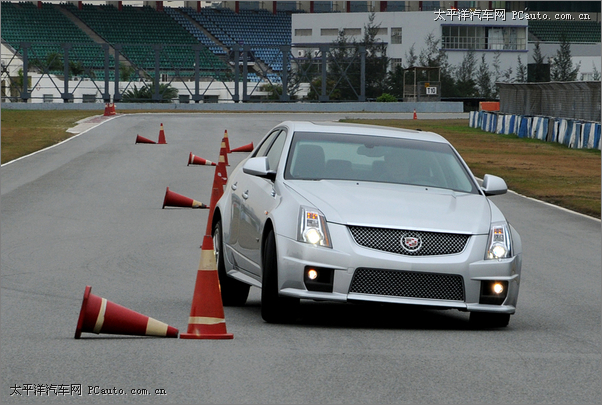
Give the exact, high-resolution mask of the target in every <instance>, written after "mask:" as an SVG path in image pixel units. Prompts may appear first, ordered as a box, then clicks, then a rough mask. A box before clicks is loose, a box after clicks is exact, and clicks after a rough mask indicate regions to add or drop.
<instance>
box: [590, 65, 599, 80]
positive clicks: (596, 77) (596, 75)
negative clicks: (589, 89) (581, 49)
mask: <svg viewBox="0 0 602 405" xmlns="http://www.w3.org/2000/svg"><path fill="white" fill-rule="evenodd" d="M592 67H593V70H592V79H593V80H600V72H599V71H598V69H596V65H595V64H594V62H592Z"/></svg>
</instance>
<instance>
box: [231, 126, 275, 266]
mask: <svg viewBox="0 0 602 405" xmlns="http://www.w3.org/2000/svg"><path fill="white" fill-rule="evenodd" d="M285 140H286V131H284V130H279V131H278V133H277V134H276V135H275V136H274V138H273V139H272V141H271V142H270V144H269V145H267V147H266V148H265V149H263V150H259V151H258V153H257V154H256V155H255V156H257V157H261V156H266V157H267V158H268V162H269V170H278V164H279V162H280V156H281V155H282V149H283V147H284V143H285ZM242 176H244V182H243V183H244V187H242V188H244V190H241V197H242V199H243V200H242V209H241V211H240V213H241V217H240V233H239V239H238V242H239V246H240V251H241V253H242V254H243V255H244V256H245V258H246V259H247V260H248V264H247V266H248V270H249V271H250V272H252V273H253V274H255V275H257V276H259V275H260V274H261V235H262V233H263V228H264V225H265V222H266V219H267V213H269V212H271V211H272V209H273V208H274V207H276V206H277V205H278V202H279V199H280V196H279V194H278V193H277V191H276V189H275V187H274V182H273V181H271V180H269V179H266V178H262V177H258V176H253V175H249V174H244V173H243V174H242ZM241 184H242V183H241Z"/></svg>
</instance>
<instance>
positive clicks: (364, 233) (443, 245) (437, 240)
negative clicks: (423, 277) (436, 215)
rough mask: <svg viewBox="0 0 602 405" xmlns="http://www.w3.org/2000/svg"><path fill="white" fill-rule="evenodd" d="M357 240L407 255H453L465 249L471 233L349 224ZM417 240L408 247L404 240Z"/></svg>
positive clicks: (358, 242) (361, 244)
mask: <svg viewBox="0 0 602 405" xmlns="http://www.w3.org/2000/svg"><path fill="white" fill-rule="evenodd" d="M348 228H349V231H350V232H351V235H352V236H353V239H354V240H355V242H356V243H357V244H358V245H360V246H364V247H367V248H371V249H376V250H381V251H384V252H390V253H397V254H401V255H407V256H436V255H451V254H456V253H460V252H462V251H463V250H464V247H465V246H466V243H467V242H468V239H470V235H465V234H455V233H439V232H424V231H409V230H403V229H389V228H371V227H365V226H348ZM406 239H407V240H412V241H416V243H417V244H418V245H417V246H415V247H407V246H405V245H404V240H406Z"/></svg>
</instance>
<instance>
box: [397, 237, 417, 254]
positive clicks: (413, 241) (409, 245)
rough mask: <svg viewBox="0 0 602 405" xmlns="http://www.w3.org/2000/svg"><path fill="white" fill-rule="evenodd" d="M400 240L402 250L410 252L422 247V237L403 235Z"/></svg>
mask: <svg viewBox="0 0 602 405" xmlns="http://www.w3.org/2000/svg"><path fill="white" fill-rule="evenodd" d="M400 242H401V247H402V248H403V250H405V251H406V252H410V253H414V252H417V251H419V250H420V248H421V247H422V239H420V238H419V237H417V236H408V235H403V236H402V237H401V241H400Z"/></svg>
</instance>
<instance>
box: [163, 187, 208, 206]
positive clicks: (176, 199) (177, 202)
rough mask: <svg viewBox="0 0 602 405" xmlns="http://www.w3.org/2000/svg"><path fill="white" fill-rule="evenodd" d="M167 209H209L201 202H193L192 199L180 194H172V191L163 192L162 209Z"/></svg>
mask: <svg viewBox="0 0 602 405" xmlns="http://www.w3.org/2000/svg"><path fill="white" fill-rule="evenodd" d="M166 206H169V207H186V208H209V207H207V206H206V205H205V204H203V203H202V202H199V201H197V200H193V199H192V198H188V197H185V196H183V195H181V194H178V193H174V192H173V191H171V190H169V187H167V190H166V191H165V198H164V199H163V208H165V207H166Z"/></svg>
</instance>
